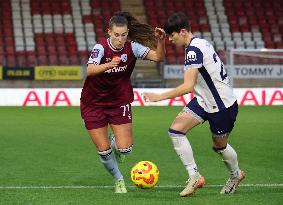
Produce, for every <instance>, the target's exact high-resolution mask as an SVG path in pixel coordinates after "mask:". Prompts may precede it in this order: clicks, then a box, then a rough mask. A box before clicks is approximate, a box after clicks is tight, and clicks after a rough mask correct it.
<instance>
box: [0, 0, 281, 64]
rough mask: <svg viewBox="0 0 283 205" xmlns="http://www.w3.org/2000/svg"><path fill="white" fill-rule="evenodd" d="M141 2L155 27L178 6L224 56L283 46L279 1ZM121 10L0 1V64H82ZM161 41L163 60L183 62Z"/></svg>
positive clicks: (106, 3) (112, 4)
mask: <svg viewBox="0 0 283 205" xmlns="http://www.w3.org/2000/svg"><path fill="white" fill-rule="evenodd" d="M143 5H144V8H145V14H146V16H147V21H148V23H149V24H151V25H152V26H154V27H155V26H163V25H164V22H165V20H166V18H167V17H168V15H170V14H172V13H173V12H175V11H183V12H184V13H186V14H187V15H188V16H189V18H190V20H191V24H192V31H193V32H194V34H195V35H196V36H199V37H203V38H206V39H207V40H209V41H210V42H211V43H212V44H213V45H214V46H215V47H216V49H217V50H218V53H219V54H220V56H223V57H225V54H223V52H222V51H223V50H227V49H230V48H252V49H254V48H263V47H266V48H283V38H282V36H283V2H282V0H272V1H271V0H237V1H233V0H178V1H175V0H158V1H155V0H143ZM161 8H162V9H161ZM120 9H121V6H120V1H119V0H60V1H53V0H44V1H41V0H1V1H0V19H1V20H0V28H1V30H0V65H8V66H34V65H80V64H82V63H85V62H86V59H87V57H88V55H89V50H90V49H91V48H92V47H93V45H94V43H95V40H96V39H97V38H99V37H101V36H103V35H104V34H105V31H106V28H107V26H108V25H107V22H108V20H109V18H110V17H111V15H113V13H114V12H115V11H117V10H120ZM166 46H167V54H166V55H167V56H166V60H167V63H170V64H175V63H183V61H184V60H183V58H184V57H183V50H182V49H176V48H175V47H174V46H173V45H172V44H170V43H169V42H168V41H167V42H166ZM223 60H224V61H225V58H223Z"/></svg>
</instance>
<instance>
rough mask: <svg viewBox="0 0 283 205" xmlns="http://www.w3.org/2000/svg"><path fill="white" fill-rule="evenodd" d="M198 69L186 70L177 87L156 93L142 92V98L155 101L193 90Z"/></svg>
mask: <svg viewBox="0 0 283 205" xmlns="http://www.w3.org/2000/svg"><path fill="white" fill-rule="evenodd" d="M197 76H198V69H197V68H192V69H189V70H186V71H185V73H184V82H183V83H182V84H181V85H179V86H178V87H176V88H174V89H172V90H169V91H168V92H165V93H161V94H156V93H144V100H145V101H146V102H157V101H161V100H166V99H171V98H174V97H179V96H183V95H185V94H187V93H190V92H192V91H193V90H194V85H195V83H196V81H197Z"/></svg>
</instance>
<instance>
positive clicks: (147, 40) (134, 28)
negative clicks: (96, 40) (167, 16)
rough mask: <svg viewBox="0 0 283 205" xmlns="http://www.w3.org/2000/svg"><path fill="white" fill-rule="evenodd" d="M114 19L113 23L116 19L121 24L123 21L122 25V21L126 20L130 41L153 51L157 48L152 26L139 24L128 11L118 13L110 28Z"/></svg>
mask: <svg viewBox="0 0 283 205" xmlns="http://www.w3.org/2000/svg"><path fill="white" fill-rule="evenodd" d="M112 19H113V22H114V19H115V20H116V19H117V22H118V19H119V22H120V21H121V23H122V19H126V21H127V26H128V28H129V35H128V36H129V38H130V40H132V41H135V42H138V43H140V44H143V45H145V46H147V47H149V48H151V49H155V48H156V46H157V39H156V37H155V34H154V29H153V28H152V27H151V26H150V25H148V24H145V23H141V22H139V21H138V20H137V19H136V18H135V17H134V16H133V15H132V14H131V13H130V12H127V11H118V12H116V13H115V14H114V16H113V17H112V18H111V19H110V22H109V27H110V23H111V20H112ZM123 21H124V20H123ZM115 25H118V24H116V23H115ZM121 25H122V24H121ZM123 25H125V24H123ZM112 26H113V24H112ZM110 28H111V27H110Z"/></svg>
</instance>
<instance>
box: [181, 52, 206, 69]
mask: <svg viewBox="0 0 283 205" xmlns="http://www.w3.org/2000/svg"><path fill="white" fill-rule="evenodd" d="M202 66H203V53H202V51H201V50H200V49H199V48H198V47H195V46H189V47H188V48H186V56H185V67H184V69H185V70H188V69H190V68H201V67H202Z"/></svg>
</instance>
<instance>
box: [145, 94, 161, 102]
mask: <svg viewBox="0 0 283 205" xmlns="http://www.w3.org/2000/svg"><path fill="white" fill-rule="evenodd" d="M142 96H143V99H144V101H145V102H158V101H160V100H161V95H160V94H157V93H147V92H145V93H143V94H142Z"/></svg>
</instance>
